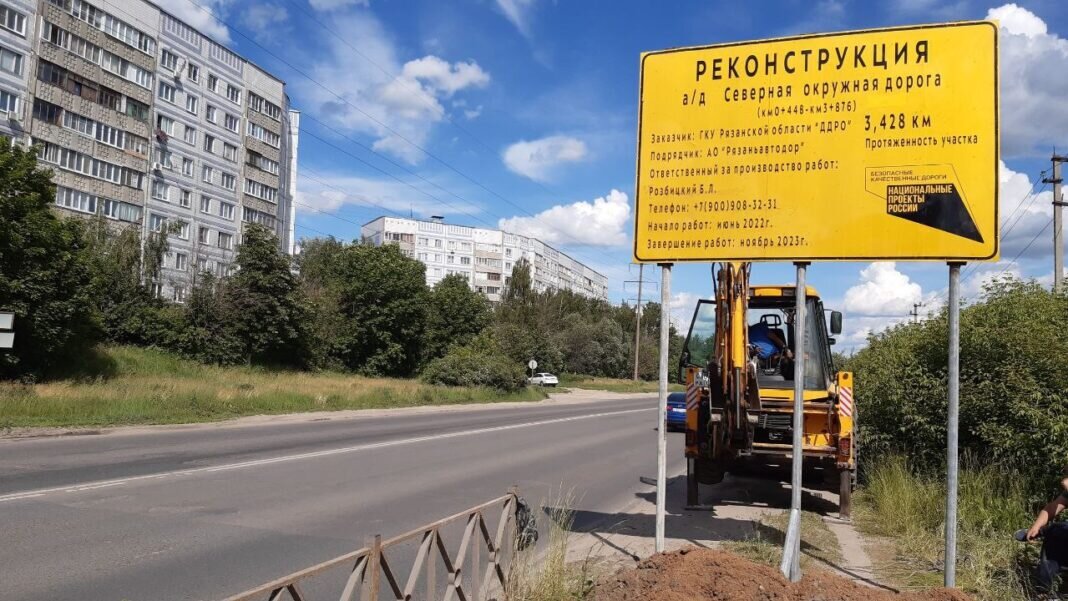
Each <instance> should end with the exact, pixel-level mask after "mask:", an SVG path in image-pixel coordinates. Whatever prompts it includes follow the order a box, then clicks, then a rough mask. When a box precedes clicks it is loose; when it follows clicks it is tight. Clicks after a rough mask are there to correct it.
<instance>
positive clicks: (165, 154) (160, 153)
mask: <svg viewBox="0 0 1068 601" xmlns="http://www.w3.org/2000/svg"><path fill="white" fill-rule="evenodd" d="M172 157H173V155H172V154H171V152H170V151H169V150H163V149H162V148H157V149H156V162H157V163H159V164H160V166H161V167H163V168H164V169H166V170H168V171H170V170H172V169H174V162H173V160H172Z"/></svg>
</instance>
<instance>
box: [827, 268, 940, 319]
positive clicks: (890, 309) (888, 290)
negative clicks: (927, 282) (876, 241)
mask: <svg viewBox="0 0 1068 601" xmlns="http://www.w3.org/2000/svg"><path fill="white" fill-rule="evenodd" d="M922 300H923V288H922V287H921V286H920V285H919V284H917V283H916V282H913V281H912V280H910V279H909V276H907V275H905V274H903V273H901V272H900V271H898V270H897V264H895V263H894V262H893V261H878V262H875V263H872V264H871V265H869V266H868V267H865V268H864V269H862V270H861V271H860V282H858V283H857V284H855V285H854V286H852V287H851V288H849V289H848V290H846V293H845V303H844V304H843V308H844V309H845V310H846V311H848V312H850V313H857V314H860V315H876V316H878V315H904V314H906V313H908V312H909V311H911V310H912V305H913V303H918V302H922Z"/></svg>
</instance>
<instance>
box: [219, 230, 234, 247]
mask: <svg viewBox="0 0 1068 601" xmlns="http://www.w3.org/2000/svg"><path fill="white" fill-rule="evenodd" d="M219 248H221V249H223V250H233V248H234V236H233V234H226V233H223V232H219Z"/></svg>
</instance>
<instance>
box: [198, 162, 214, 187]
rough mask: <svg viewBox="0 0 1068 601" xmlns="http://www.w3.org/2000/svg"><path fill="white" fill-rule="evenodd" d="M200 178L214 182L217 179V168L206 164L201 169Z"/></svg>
mask: <svg viewBox="0 0 1068 601" xmlns="http://www.w3.org/2000/svg"><path fill="white" fill-rule="evenodd" d="M200 179H202V180H204V181H205V182H207V183H209V184H210V183H213V182H214V181H215V170H214V169H212V168H211V167H210V166H208V165H204V168H203V169H201V171H200Z"/></svg>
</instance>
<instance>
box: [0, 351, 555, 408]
mask: <svg viewBox="0 0 1068 601" xmlns="http://www.w3.org/2000/svg"><path fill="white" fill-rule="evenodd" d="M103 353H104V358H103V361H102V360H101V358H99V357H98V358H96V359H94V361H98V362H99V361H102V362H103V363H106V364H107V365H108V367H107V368H106V369H101V370H99V371H98V372H96V373H95V374H92V373H90V374H84V373H83V374H81V375H79V376H77V377H70V378H67V379H62V380H56V381H50V382H45V383H39V384H16V383H0V428H12V427H30V426H107V425H121V424H168V423H187V422H201V421H212V420H220V419H226V418H232V417H238V416H244V415H260V414H278V413H293V412H301V411H331V410H340V409H373V408H390V407H411V406H416V405H449V404H457V403H487V402H495V401H502V400H535V399H542V398H544V396H545V395H544V393H543V392H542V391H540V390H534V389H527V390H523V391H521V392H518V393H514V394H504V393H501V392H498V391H496V390H492V389H486V388H452V387H443V386H432V385H429V384H425V383H422V382H419V381H416V380H399V379H389V378H366V377H362V376H356V375H352V374H343V373H328V372H327V373H310V372H288V371H272V370H267V369H262V368H254V367H215V366H207V365H202V364H200V363H197V362H194V361H189V360H186V359H182V358H180V357H177V356H175V355H172V354H170V353H166V352H162V351H157V350H151V349H141V348H135V347H124V346H117V347H110V348H107V349H103Z"/></svg>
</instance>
